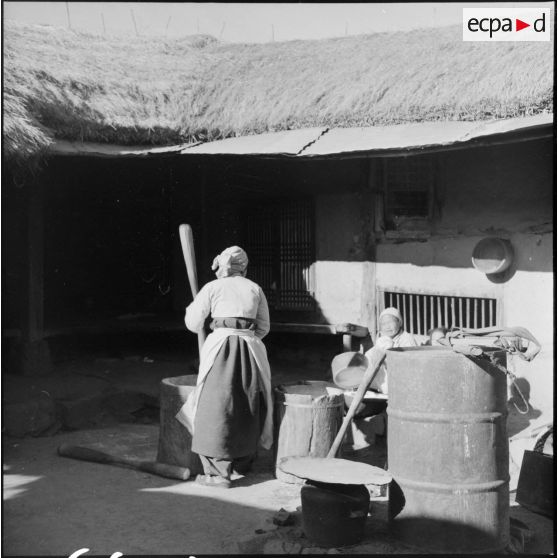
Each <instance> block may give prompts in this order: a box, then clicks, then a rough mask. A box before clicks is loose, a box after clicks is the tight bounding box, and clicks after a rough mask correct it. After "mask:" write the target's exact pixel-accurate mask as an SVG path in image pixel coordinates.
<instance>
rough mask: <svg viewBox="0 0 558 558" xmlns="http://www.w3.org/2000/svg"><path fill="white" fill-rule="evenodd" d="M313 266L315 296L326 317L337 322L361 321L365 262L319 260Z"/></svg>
mask: <svg viewBox="0 0 558 558" xmlns="http://www.w3.org/2000/svg"><path fill="white" fill-rule="evenodd" d="M313 265H314V273H315V278H316V294H315V298H316V300H317V302H318V304H319V305H320V310H321V312H322V314H323V315H324V316H325V318H326V320H327V321H328V322H329V323H333V324H335V323H343V322H350V323H356V324H360V323H361V292H362V287H363V285H362V282H363V273H364V268H365V263H363V262H335V261H317V262H315V263H314V264H313ZM362 325H365V324H362Z"/></svg>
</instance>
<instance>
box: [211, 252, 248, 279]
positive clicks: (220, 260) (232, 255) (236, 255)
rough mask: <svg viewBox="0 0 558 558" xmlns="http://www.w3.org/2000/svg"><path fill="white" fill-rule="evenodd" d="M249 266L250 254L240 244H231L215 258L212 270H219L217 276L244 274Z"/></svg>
mask: <svg viewBox="0 0 558 558" xmlns="http://www.w3.org/2000/svg"><path fill="white" fill-rule="evenodd" d="M247 267H248V255H247V254H246V252H245V251H244V250H243V249H242V248H240V246H231V247H229V248H226V249H225V250H223V251H222V252H221V253H220V254H219V255H218V256H216V257H215V258H214V260H213V264H212V265H211V269H212V270H214V271H215V270H217V271H216V272H215V273H216V275H217V277H219V278H222V277H230V276H232V275H242V274H243V273H244V271H245V270H246V268H247Z"/></svg>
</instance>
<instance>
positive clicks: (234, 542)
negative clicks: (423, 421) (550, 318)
mask: <svg viewBox="0 0 558 558" xmlns="http://www.w3.org/2000/svg"><path fill="white" fill-rule="evenodd" d="M337 348H338V347H337V346H335V347H332V351H336V350H337ZM287 352H288V351H287ZM144 353H145V351H143V352H141V351H136V353H135V354H132V353H128V354H125V353H122V354H119V355H117V356H111V357H107V356H106V355H104V356H101V357H99V356H91V355H88V356H81V357H79V358H71V359H68V360H61V361H59V362H58V363H57V364H56V366H55V370H54V371H53V373H52V374H50V375H48V376H37V377H33V378H30V377H27V378H20V377H16V376H9V377H8V379H7V380H5V385H4V392H3V399H4V406H5V409H7V412H6V414H5V417H4V421H3V428H4V435H3V481H4V491H3V499H4V502H3V512H4V513H3V554H4V555H18V556H21V555H43V556H52V555H57V556H69V555H70V554H71V553H72V552H75V551H77V550H79V549H83V548H87V549H89V553H88V554H89V555H101V556H110V555H111V554H112V553H114V552H122V553H123V554H124V555H130V554H144V555H154V554H157V555H161V554H180V555H184V556H188V555H196V554H239V553H240V554H314V553H320V554H322V553H330V554H336V553H338V554H394V553H414V552H416V549H412V548H409V547H405V546H404V545H402V544H400V543H399V542H398V541H396V540H394V539H393V538H392V537H391V535H390V532H389V529H388V525H387V521H386V519H387V509H386V498H385V497H376V498H373V501H372V507H371V512H372V513H371V515H370V516H369V518H368V522H367V530H366V537H365V539H364V540H363V542H362V543H361V544H359V545H356V546H353V547H346V548H338V549H330V548H319V547H316V546H315V545H314V544H313V543H311V542H310V541H308V540H307V539H306V538H305V536H304V534H303V532H302V529H301V512H300V507H299V506H300V485H291V484H286V483H281V482H279V481H278V480H276V479H275V477H274V475H273V459H272V454H271V452H269V451H268V452H261V453H260V455H259V458H258V461H257V463H256V466H255V469H254V471H253V472H252V473H251V474H250V475H248V476H246V477H239V478H237V479H236V480H235V483H234V488H232V489H230V490H224V489H221V488H219V489H214V488H206V487H202V486H199V485H197V484H196V483H195V482H191V481H186V482H179V481H173V480H170V479H164V478H161V477H157V476H154V475H150V474H147V473H143V472H138V471H135V470H131V469H126V468H121V467H114V466H109V465H100V464H96V463H88V462H83V461H75V460H72V459H67V458H63V457H60V456H58V455H57V452H56V449H57V447H58V446H59V445H60V444H62V443H69V444H74V445H82V446H89V447H92V448H97V449H100V450H103V451H106V452H108V453H113V454H116V455H123V456H129V457H140V458H145V459H154V458H155V456H156V453H157V443H158V436H159V427H158V424H157V409H156V407H155V406H153V400H154V399H156V397H157V394H158V390H159V383H160V380H161V379H162V378H165V377H171V376H179V375H183V374H188V373H192V367H193V368H194V369H195V362H194V361H193V360H192V359H190V360H188V359H187V358H184V355H183V354H174V355H173V354H172V351H171V352H169V351H165V352H164V354H163V353H160V352H159V353H158V352H157V351H149V352H148V354H144ZM271 354H272V355H273V352H272V353H271ZM288 356H289V359H286V360H281V359H277V358H276V359H274V383H275V384H280V383H285V382H287V381H294V380H297V379H301V378H304V379H314V380H324V379H327V374H328V362H327V361H328V358H329V357H328V358H326V359H319V358H315V356H312V354H306V355H302V354H299V353H297V352H296V351H291V354H289V355H288ZM44 392H47V394H48V397H49V398H50V399H52V400H54V401H55V402H56V404H57V406H56V408H57V409H58V410H59V411H60V409H62V411H63V412H62V414H61V415H57V416H61V417H62V418H61V419H60V420H61V422H60V420H59V422H58V423H54V425H51V426H50V427H49V428H47V429H46V431H45V432H43V433H42V435H41V436H29V435H27V436H24V437H22V436H21V435H14V431H13V428H16V426H14V424H16V425H17V421H16V419H17V417H18V416H20V415H21V414H22V413H23V410H25V409H33V408H35V407H33V406H32V405H31V406H30V405H28V404H27V403H28V402H30V401H36V400H37V398H39V397H46V396H45V394H44ZM6 404H8V405H7V406H6ZM10 413H11V414H10ZM18 413H19V415H18ZM10 428H12V430H10ZM15 434H17V432H15ZM280 508H284V509H286V510H287V511H289V512H292V513H293V517H294V520H295V522H294V524H293V525H290V526H285V527H278V526H276V525H274V524H273V521H272V518H273V515H274V514H275V513H276V512H277V511H278V510H279V509H280ZM511 515H512V517H516V518H517V519H519V520H521V521H522V522H523V523H525V524H526V525H527V527H528V528H529V539H528V541H527V545H526V547H525V552H526V553H528V554H551V553H552V551H553V545H554V529H553V521H552V520H551V519H547V518H544V517H542V516H540V515H536V514H533V513H531V512H529V511H527V510H525V509H524V508H521V507H520V506H518V505H515V504H514V503H513V495H512V507H511ZM86 556H87V554H86Z"/></svg>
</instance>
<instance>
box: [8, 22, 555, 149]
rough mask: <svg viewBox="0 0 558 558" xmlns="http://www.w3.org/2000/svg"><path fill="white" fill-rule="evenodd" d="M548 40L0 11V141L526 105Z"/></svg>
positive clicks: (42, 142)
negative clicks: (298, 33)
mask: <svg viewBox="0 0 558 558" xmlns="http://www.w3.org/2000/svg"><path fill="white" fill-rule="evenodd" d="M553 46H554V45H553V44H552V42H518V43H508V42H501V43H499V42H495V43H466V42H463V41H462V32H461V28H460V27H447V28H439V29H429V30H419V31H411V32H397V33H378V34H374V35H361V36H355V37H345V38H339V39H327V40H320V41H290V42H284V43H268V44H257V45H255V44H250V45H248V44H222V43H219V42H218V41H216V40H215V39H212V38H210V37H189V38H183V39H161V38H158V39H157V38H143V37H139V38H135V37H134V38H126V39H118V38H108V37H102V36H94V35H88V34H83V33H77V32H73V31H68V30H64V29H56V28H52V27H44V26H30V25H22V24H16V23H14V22H5V29H4V47H5V51H4V52H5V55H4V80H5V81H4V103H5V104H4V111H5V112H4V153H5V155H6V156H7V157H8V158H16V157H24V156H27V155H31V154H35V153H37V152H39V151H40V150H41V149H44V148H45V147H47V146H48V144H49V143H50V142H51V141H52V140H53V138H57V139H65V140H80V141H94V142H102V143H118V144H121V145H129V144H136V145H137V144H142V145H170V144H177V143H184V142H188V141H199V140H214V139H221V138H224V137H229V136H232V135H244V134H254V133H261V132H267V131H276V130H287V129H297V128H307V127H314V126H330V127H349V126H357V127H358V126H374V125H389V124H395V123H403V122H420V121H433V120H484V119H492V118H511V117H517V116H523V115H531V114H538V113H541V112H544V111H552V99H553Z"/></svg>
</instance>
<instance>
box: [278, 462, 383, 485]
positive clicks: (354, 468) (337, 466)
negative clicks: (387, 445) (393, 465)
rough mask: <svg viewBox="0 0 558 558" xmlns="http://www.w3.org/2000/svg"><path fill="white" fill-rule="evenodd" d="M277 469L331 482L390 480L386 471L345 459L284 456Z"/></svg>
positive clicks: (366, 482)
mask: <svg viewBox="0 0 558 558" xmlns="http://www.w3.org/2000/svg"><path fill="white" fill-rule="evenodd" d="M279 469H281V470H282V471H284V472H285V473H288V474H290V475H294V476H295V477H299V478H302V479H308V480H312V481H316V482H329V483H332V484H375V485H383V484H389V483H390V482H391V475H390V474H389V473H388V472H387V471H384V470H383V469H380V468H379V467H374V466H372V465H368V464H366V463H359V462H357V461H348V460H347V459H338V458H325V457H285V458H284V459H282V460H281V461H280V462H279Z"/></svg>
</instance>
